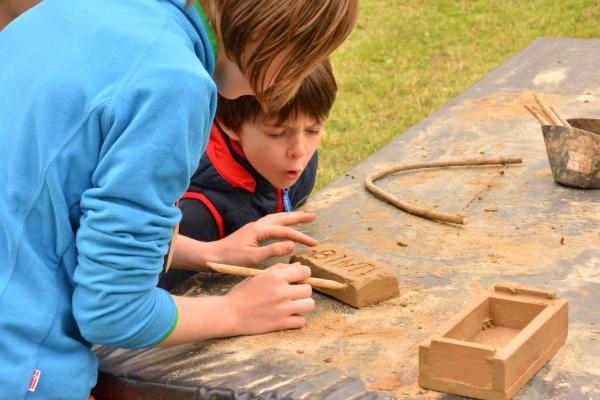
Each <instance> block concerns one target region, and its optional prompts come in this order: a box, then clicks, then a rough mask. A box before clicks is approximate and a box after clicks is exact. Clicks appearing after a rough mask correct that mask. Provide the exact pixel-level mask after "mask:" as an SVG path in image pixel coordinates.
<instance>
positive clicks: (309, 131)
mask: <svg viewBox="0 0 600 400" xmlns="http://www.w3.org/2000/svg"><path fill="white" fill-rule="evenodd" d="M306 132H308V133H309V134H310V135H318V134H319V133H321V130H320V129H307V130H306Z"/></svg>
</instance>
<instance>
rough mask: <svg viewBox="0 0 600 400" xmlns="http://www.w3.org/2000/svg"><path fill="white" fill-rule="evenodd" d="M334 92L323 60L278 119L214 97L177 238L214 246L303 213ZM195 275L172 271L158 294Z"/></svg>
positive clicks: (249, 100)
mask: <svg viewBox="0 0 600 400" xmlns="http://www.w3.org/2000/svg"><path fill="white" fill-rule="evenodd" d="M336 90H337V86H336V83H335V78H334V76H333V72H332V70H331V65H330V62H329V60H328V59H327V60H324V61H323V62H322V63H321V64H320V65H319V66H318V67H317V68H316V69H315V70H314V71H313V72H312V73H311V74H310V75H309V76H308V77H307V78H306V79H305V80H304V81H303V82H302V85H300V89H299V90H298V92H297V93H296V96H294V98H293V99H292V101H290V102H289V103H288V104H286V106H285V107H284V108H283V109H281V110H279V111H278V112H276V113H265V112H263V110H262V108H261V106H260V104H259V103H258V102H257V101H256V99H255V98H254V97H253V96H242V97H240V98H238V99H235V100H228V99H225V98H223V97H221V96H219V102H218V106H217V117H216V122H214V123H213V126H212V129H211V133H210V139H209V141H208V145H207V148H206V151H205V153H204V155H203V156H202V158H201V160H200V165H199V166H198V169H197V170H196V172H195V173H194V176H193V177H192V180H191V182H190V187H189V188H188V190H187V192H186V193H185V194H184V195H183V199H182V200H181V201H180V203H179V204H180V208H181V211H182V214H183V216H182V219H181V224H180V229H179V233H180V234H182V235H185V236H187V237H191V238H193V239H196V240H202V241H206V242H208V241H214V240H219V239H222V238H224V237H226V236H228V235H230V234H232V233H233V232H235V231H237V230H238V229H239V228H241V227H242V226H244V225H246V224H248V223H250V222H253V221H256V220H258V219H260V218H261V217H264V216H265V215H268V214H273V213H279V212H282V211H286V212H290V211H293V210H294V209H295V208H297V207H299V206H300V205H302V204H303V203H304V202H305V201H306V199H307V198H308V196H309V195H310V192H311V191H312V189H313V187H314V184H315V177H316V174H317V147H318V145H319V142H320V140H321V134H322V131H323V126H324V124H325V122H326V120H327V117H328V115H329V111H330V110H331V107H332V105H333V102H334V101H335V95H336ZM195 273H196V272H194V271H185V270H178V269H175V268H173V269H170V270H169V271H168V272H167V273H166V274H164V275H163V276H161V279H160V281H159V287H162V288H164V289H167V290H171V289H173V288H174V287H175V286H176V285H177V284H179V283H181V282H183V281H184V280H186V279H188V278H189V277H191V276H193V275H194V274H195Z"/></svg>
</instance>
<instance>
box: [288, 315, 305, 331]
mask: <svg viewBox="0 0 600 400" xmlns="http://www.w3.org/2000/svg"><path fill="white" fill-rule="evenodd" d="M305 324H306V318H304V317H302V316H300V315H290V316H289V317H288V318H287V319H286V321H285V323H284V327H283V329H298V328H302V327H303V326H304V325H305Z"/></svg>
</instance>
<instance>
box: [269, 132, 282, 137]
mask: <svg viewBox="0 0 600 400" xmlns="http://www.w3.org/2000/svg"><path fill="white" fill-rule="evenodd" d="M284 133H285V132H278V131H270V132H267V135H269V136H271V137H279V136H283V134H284Z"/></svg>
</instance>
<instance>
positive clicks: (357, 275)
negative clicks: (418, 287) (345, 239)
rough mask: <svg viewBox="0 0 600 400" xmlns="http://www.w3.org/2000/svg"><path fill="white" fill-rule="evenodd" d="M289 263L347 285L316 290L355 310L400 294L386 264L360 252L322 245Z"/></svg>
mask: <svg viewBox="0 0 600 400" xmlns="http://www.w3.org/2000/svg"><path fill="white" fill-rule="evenodd" d="M290 262H300V263H302V264H304V265H307V266H309V267H310V268H311V270H312V276H313V277H316V278H324V279H333V280H336V281H339V282H344V283H346V284H347V285H348V286H347V287H346V288H344V289H317V290H319V291H320V292H323V293H325V294H328V295H329V296H332V297H335V298H336V299H338V300H340V301H343V302H344V303H347V304H350V305H351V306H354V307H356V308H360V307H365V306H368V305H371V304H375V303H379V302H381V301H383V300H387V299H390V298H392V297H395V296H397V295H398V293H399V292H398V280H397V278H396V274H395V273H394V271H393V270H392V269H391V268H390V267H388V266H387V265H385V264H382V263H379V262H376V261H373V260H370V259H368V258H366V257H364V256H362V255H360V254H358V253H355V252H352V251H350V250H347V249H344V248H341V247H339V246H335V245H332V244H327V243H325V244H321V245H319V246H317V247H313V248H311V249H310V250H308V251H306V252H302V253H298V254H295V255H293V256H292V258H291V259H290Z"/></svg>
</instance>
